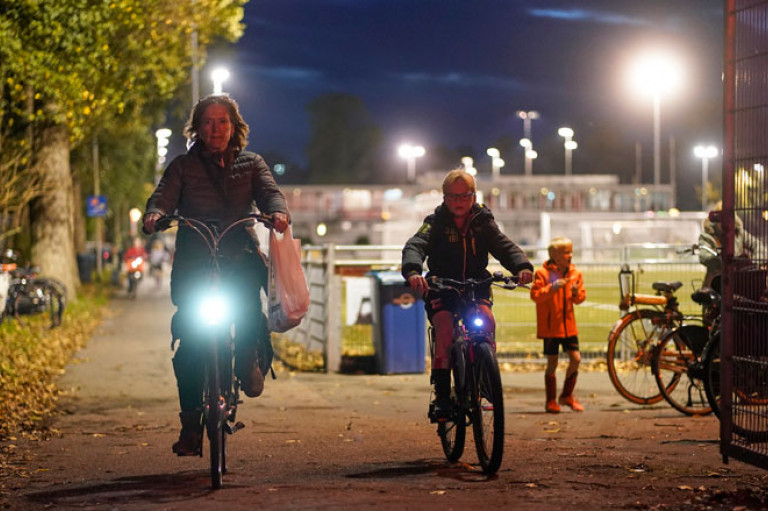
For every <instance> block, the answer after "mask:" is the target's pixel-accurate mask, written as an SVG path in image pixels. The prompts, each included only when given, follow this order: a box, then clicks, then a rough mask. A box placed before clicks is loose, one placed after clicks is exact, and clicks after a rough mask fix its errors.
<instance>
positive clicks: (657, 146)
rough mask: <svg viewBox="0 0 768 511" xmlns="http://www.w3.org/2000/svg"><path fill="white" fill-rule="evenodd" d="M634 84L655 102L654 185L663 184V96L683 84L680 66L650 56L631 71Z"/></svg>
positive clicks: (663, 56)
mask: <svg viewBox="0 0 768 511" xmlns="http://www.w3.org/2000/svg"><path fill="white" fill-rule="evenodd" d="M630 79H631V80H632V84H633V85H634V87H635V88H636V89H637V90H638V92H640V93H642V94H650V95H651V98H652V101H653V184H654V185H659V184H661V96H662V95H663V94H667V93H670V92H673V91H674V90H675V89H677V88H678V87H679V85H680V82H681V73H680V66H679V65H678V64H677V63H676V62H675V61H673V60H672V59H671V58H670V57H669V56H667V55H665V54H648V55H645V56H644V57H642V58H641V59H640V60H638V61H637V62H636V63H635V66H634V67H633V68H632V69H631V71H630Z"/></svg>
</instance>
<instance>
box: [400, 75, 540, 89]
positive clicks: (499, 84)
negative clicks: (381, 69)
mask: <svg viewBox="0 0 768 511" xmlns="http://www.w3.org/2000/svg"><path fill="white" fill-rule="evenodd" d="M393 76H394V77H395V78H396V79H398V80H402V81H405V82H410V83H414V84H420V83H424V84H427V83H428V84H438V85H446V86H456V87H485V88H490V89H504V90H522V89H524V88H525V87H524V86H523V84H522V83H520V82H519V81H518V80H515V79H512V78H506V77H500V76H492V75H470V74H466V73H461V72H456V71H454V72H449V73H442V74H435V73H423V72H414V73H400V74H395V75H393Z"/></svg>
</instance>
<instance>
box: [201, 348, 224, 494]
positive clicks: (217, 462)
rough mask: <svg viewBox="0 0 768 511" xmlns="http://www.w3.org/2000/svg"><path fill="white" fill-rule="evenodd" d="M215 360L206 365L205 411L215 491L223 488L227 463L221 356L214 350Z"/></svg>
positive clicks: (212, 482)
mask: <svg viewBox="0 0 768 511" xmlns="http://www.w3.org/2000/svg"><path fill="white" fill-rule="evenodd" d="M213 352H214V356H213V357H212V358H213V360H210V361H208V363H207V364H206V372H207V373H208V375H207V378H206V379H207V387H206V391H205V394H206V395H205V409H206V412H207V414H206V420H205V429H206V431H207V432H208V444H209V446H210V462H211V486H213V489H214V490H218V489H219V488H221V484H222V482H223V476H224V471H225V467H224V462H225V454H224V452H225V444H226V435H225V433H224V428H223V425H224V420H223V414H224V405H225V403H224V399H223V397H222V396H221V378H220V374H219V367H218V362H219V358H220V356H219V355H220V354H219V353H218V352H217V350H213Z"/></svg>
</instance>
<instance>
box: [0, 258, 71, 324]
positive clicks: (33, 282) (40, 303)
mask: <svg viewBox="0 0 768 511" xmlns="http://www.w3.org/2000/svg"><path fill="white" fill-rule="evenodd" d="M18 259H19V254H18V252H16V251H14V250H5V251H4V252H3V254H2V261H3V265H2V271H3V272H7V274H8V275H9V278H7V279H6V280H7V286H8V287H7V289H6V290H5V293H4V294H5V303H4V306H3V310H2V311H1V312H0V323H2V321H3V320H4V319H5V318H6V317H13V318H15V319H16V321H18V322H19V323H20V324H23V321H22V319H21V316H24V315H32V314H46V315H47V316H48V319H49V321H50V327H51V328H54V327H57V326H59V325H60V324H61V319H62V316H63V314H64V308H65V306H66V302H67V289H66V287H65V286H64V284H63V283H61V282H59V281H58V280H56V279H53V278H40V277H38V274H39V272H40V268H39V267H37V266H25V267H19V266H18V263H17V261H18Z"/></svg>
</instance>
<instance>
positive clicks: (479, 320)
mask: <svg viewBox="0 0 768 511" xmlns="http://www.w3.org/2000/svg"><path fill="white" fill-rule="evenodd" d="M472 323H473V324H474V325H475V326H483V320H482V318H475V319H474V320H473V321H472Z"/></svg>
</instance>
